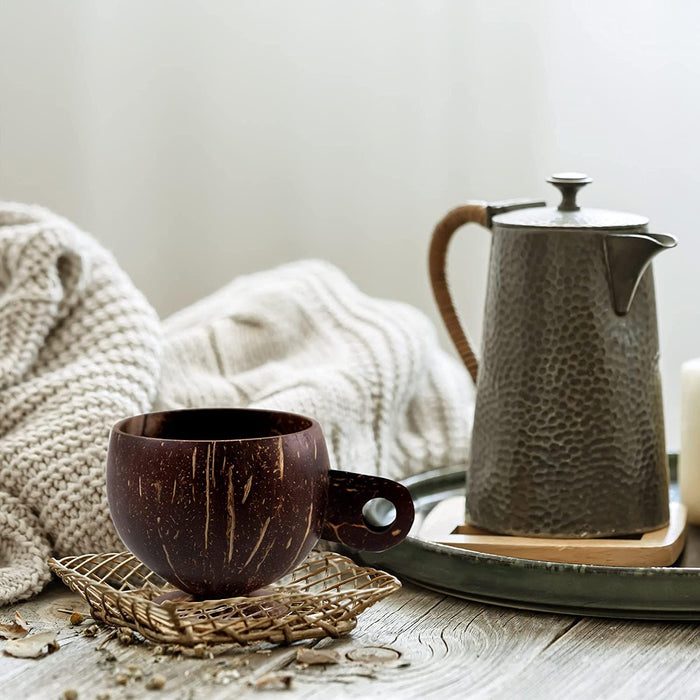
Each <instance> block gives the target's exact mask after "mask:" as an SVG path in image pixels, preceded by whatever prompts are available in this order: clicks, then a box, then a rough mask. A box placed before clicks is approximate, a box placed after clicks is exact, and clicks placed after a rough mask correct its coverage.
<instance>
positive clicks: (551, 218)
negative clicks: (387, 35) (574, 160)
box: [493, 173, 649, 229]
mask: <svg viewBox="0 0 700 700" xmlns="http://www.w3.org/2000/svg"><path fill="white" fill-rule="evenodd" d="M547 182H550V183H551V184H553V185H554V186H555V187H557V188H558V189H559V191H560V192H561V194H562V199H561V203H560V204H559V206H558V207H533V208H530V209H513V210H511V211H508V212H505V213H503V214H497V215H495V216H494V217H493V223H494V224H498V225H499V226H505V227H519V226H526V227H529V228H586V229H588V228H594V229H611V228H613V229H620V228H636V229H639V228H644V227H645V226H646V225H647V224H648V223H649V219H647V218H646V217H645V216H639V215H638V214H627V213H625V212H621V211H608V210H607V209H590V208H585V209H582V208H581V207H580V206H579V205H578V203H577V202H576V195H577V194H578V191H579V189H581V188H582V187H584V186H585V185H588V184H589V183H591V182H593V180H592V179H591V178H590V177H588V176H587V175H584V174H583V173H556V174H555V175H552V176H551V177H548V178H547Z"/></svg>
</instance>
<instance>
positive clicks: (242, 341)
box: [0, 205, 472, 604]
mask: <svg viewBox="0 0 700 700" xmlns="http://www.w3.org/2000/svg"><path fill="white" fill-rule="evenodd" d="M159 377H160V379H159ZM471 391H472V390H471V388H470V382H469V380H468V376H467V374H466V372H465V371H464V369H463V368H462V367H461V365H459V364H458V363H457V362H456V361H455V360H453V359H452V358H451V357H449V356H448V355H447V354H446V353H444V352H443V351H442V350H441V349H440V348H439V346H438V343H437V340H436V338H435V333H434V329H433V327H432V325H431V324H430V322H429V321H428V320H427V319H426V318H425V317H424V316H423V315H422V314H421V313H420V312H418V311H417V310H415V309H413V308H411V307H409V306H407V305H405V304H400V303H396V302H391V301H381V300H377V299H372V298H370V297H367V296H366V295H364V294H362V293H361V292H360V291H359V290H358V289H357V288H356V287H354V286H353V285H352V284H351V283H350V281H349V280H348V279H347V278H346V277H345V276H344V275H343V274H342V273H341V272H340V271H339V270H337V269H336V268H334V267H333V266H331V265H329V264H327V263H323V262H318V261H303V262H298V263H292V264H289V265H285V266H283V267H281V268H278V269H276V270H273V271H270V272H263V273H258V274H254V275H249V276H246V277H241V278H239V279H236V280H235V281H234V282H232V283H231V284H229V285H228V286H226V287H225V288H223V289H222V290H221V291H219V292H218V293H216V294H214V295H213V296H211V297H209V298H207V299H205V300H203V301H200V302H198V303H197V304H194V305H193V306H191V307H189V308H188V309H185V310H184V311H181V312H179V313H177V314H175V315H174V316H172V317H171V318H169V319H167V320H166V321H165V322H164V323H163V324H162V326H161V324H159V322H158V319H157V317H156V314H155V313H154V312H153V310H152V309H151V308H150V307H149V305H148V303H147V302H146V300H145V299H144V298H143V296H142V295H141V294H140V293H139V292H138V291H137V290H136V289H135V288H134V287H133V285H132V284H131V282H130V281H129V280H128V278H127V277H126V276H125V274H124V273H123V272H122V271H121V270H120V269H119V267H118V265H117V264H116V262H115V261H114V259H113V258H112V256H111V255H110V254H109V253H108V252H106V251H105V250H104V249H103V248H102V247H100V246H99V245H98V244H97V243H96V242H95V241H94V240H93V239H92V238H91V237H89V236H88V235H87V234H84V233H82V232H81V231H79V230H77V229H76V228H75V227H74V226H73V225H72V224H70V223H69V222H68V221H66V220H65V219H61V218H60V217H57V216H55V215H53V214H51V213H50V212H48V211H45V210H43V209H40V208H37V207H27V206H22V205H0V604H4V603H8V602H11V601H14V600H18V599H21V598H26V597H29V596H31V595H33V594H35V593H37V592H38V591H39V590H41V588H42V587H43V586H44V585H45V583H46V582H47V581H48V580H49V571H48V568H47V566H46V559H47V557H48V556H50V555H51V554H55V555H58V556H63V555H67V554H80V553H84V552H95V551H108V550H115V549H118V548H122V547H123V545H122V544H121V542H120V541H119V539H118V537H117V535H116V533H115V531H114V529H113V526H112V522H111V519H110V517H109V510H108V507H107V501H106V494H105V482H104V464H105V455H106V448H107V441H108V435H109V430H110V428H111V426H112V425H113V424H114V423H115V422H116V421H117V420H118V419H120V418H122V417H124V416H128V415H132V414H135V413H139V412H143V411H147V410H151V409H154V410H159V409H163V408H181V407H197V406H254V407H267V408H275V409H285V410H291V411H297V412H300V413H306V414H309V415H312V416H314V417H316V418H317V419H318V420H319V421H320V423H321V425H322V426H323V429H324V432H325V434H326V438H327V442H328V447H329V452H330V455H331V460H332V462H333V464H334V465H335V466H336V467H338V468H341V469H348V470H354V471H363V472H368V473H372V472H374V473H376V472H379V473H382V474H384V475H386V476H389V477H392V478H401V477H404V476H406V475H408V474H411V473H415V472H417V471H420V470H424V469H432V468H437V467H443V466H447V465H449V464H455V463H460V462H463V461H464V460H465V459H466V456H467V451H468V436H469V429H470V426H471V410H472V393H471Z"/></svg>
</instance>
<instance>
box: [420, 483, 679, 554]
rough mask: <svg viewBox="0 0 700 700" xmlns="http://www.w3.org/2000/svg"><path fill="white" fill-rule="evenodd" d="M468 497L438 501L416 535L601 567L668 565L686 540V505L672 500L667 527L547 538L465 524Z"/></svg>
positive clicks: (480, 549) (462, 545)
mask: <svg viewBox="0 0 700 700" xmlns="http://www.w3.org/2000/svg"><path fill="white" fill-rule="evenodd" d="M464 510H465V504H464V496H454V497H453V498H447V499H445V500H444V501H442V502H441V503H439V504H438V505H437V506H435V508H433V510H432V511H431V512H430V513H429V514H428V515H427V516H426V518H425V521H424V522H423V524H422V526H421V528H420V531H419V534H418V536H419V537H420V538H421V539H423V540H429V541H432V542H437V543H439V544H446V545H450V546H451V547H459V548H461V549H470V550H473V551H475V552H484V553H486V554H500V555H502V556H506V557H519V558H521V559H535V560H538V561H553V562H562V563H568V564H596V565H602V566H669V565H670V564H673V562H675V561H676V559H678V557H679V556H680V554H681V551H682V550H683V545H684V544H685V526H686V509H685V507H684V506H683V505H681V504H680V503H677V502H671V504H670V521H669V524H668V526H667V527H664V528H661V529H660V530H654V531H652V532H647V533H645V534H643V535H638V536H637V535H634V536H631V537H627V538H624V539H615V538H601V539H547V538H541V537H515V536H511V535H496V534H493V533H490V532H487V531H486V530H481V529H479V528H477V527H474V526H473V525H469V524H464V523H463V521H464Z"/></svg>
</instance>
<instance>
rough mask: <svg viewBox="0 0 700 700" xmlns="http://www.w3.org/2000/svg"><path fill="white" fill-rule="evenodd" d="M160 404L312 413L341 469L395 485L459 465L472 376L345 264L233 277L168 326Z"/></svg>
mask: <svg viewBox="0 0 700 700" xmlns="http://www.w3.org/2000/svg"><path fill="white" fill-rule="evenodd" d="M164 332H165V336H166V345H165V350H164V358H163V360H164V361H163V367H162V377H161V386H160V390H159V395H158V398H157V400H156V406H157V408H185V407H196V406H251V407H255V408H271V409H282V410H289V411H296V412H298V413H305V414H308V415H310V416H314V417H315V418H317V419H318V421H319V422H320V423H321V426H322V427H323V430H324V433H325V435H326V441H327V443H328V447H329V452H330V455H331V461H332V462H333V463H334V465H335V466H336V467H337V468H339V469H346V470H349V471H359V472H364V473H380V474H382V475H384V476H388V477H390V478H394V479H399V478H403V477H405V476H407V475H409V474H414V473H416V472H419V471H422V470H427V469H435V468H438V467H445V466H448V465H451V464H460V463H463V462H464V461H465V460H466V458H467V451H468V440H469V431H470V427H471V416H472V407H473V389H472V387H471V381H470V380H469V377H468V375H467V373H466V371H465V370H464V368H463V367H462V366H461V364H458V362H457V361H456V360H454V359H453V358H452V357H451V356H448V355H447V353H445V352H444V351H443V350H441V349H440V347H439V346H438V342H437V338H436V334H435V329H434V327H433V326H432V324H431V323H430V321H429V320H428V319H427V318H426V317H425V316H424V315H423V314H422V313H421V312H419V311H418V310H416V309H414V308H413V307H411V306H408V305H406V304H402V303H398V302H393V301H383V300H379V299H373V298H370V297H368V296H366V295H365V294H363V293H362V292H360V291H359V290H358V289H357V287H355V286H354V285H353V284H352V283H351V282H350V281H349V280H348V278H347V277H346V276H345V275H344V274H343V273H342V272H341V271H340V270H338V269H337V268H335V267H333V266H332V265H330V264H328V263H324V262H320V261H313V260H311V261H302V262H297V263H290V264H288V265H284V266H282V267H279V268H277V269H275V270H271V271H267V272H261V273H257V274H253V275H249V276H245V277H241V278H238V279H236V280H235V281H234V282H232V283H231V284H229V285H228V286H226V287H224V288H223V289H221V290H220V291H219V292H217V293H215V294H214V295H213V296H211V297H209V298H207V299H204V300H203V301H200V302H199V303H197V304H194V305H193V306H191V307H189V308H187V309H185V310H184V311H181V312H179V313H177V314H175V315H174V316H172V317H170V318H169V319H168V320H167V321H166V322H165V323H164Z"/></svg>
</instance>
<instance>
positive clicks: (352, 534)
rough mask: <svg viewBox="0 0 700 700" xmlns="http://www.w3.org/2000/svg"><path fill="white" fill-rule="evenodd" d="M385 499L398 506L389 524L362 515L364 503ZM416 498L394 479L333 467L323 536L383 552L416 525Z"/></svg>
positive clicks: (358, 547)
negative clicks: (375, 499)
mask: <svg viewBox="0 0 700 700" xmlns="http://www.w3.org/2000/svg"><path fill="white" fill-rule="evenodd" d="M374 498H384V499H386V500H387V501H390V502H391V503H392V504H393V505H394V508H396V517H395V518H394V521H393V522H392V523H390V524H389V525H386V526H383V527H378V526H376V525H373V524H372V523H370V522H368V521H367V519H366V518H365V516H364V515H363V512H362V510H363V508H364V506H365V504H367V503H368V502H369V501H371V500H372V499H374ZM413 517H414V509H413V499H412V498H411V494H410V492H409V490H408V489H407V488H406V487H405V486H403V485H402V484H399V483H398V482H396V481H392V480H391V479H384V478H382V477H380V476H369V475H367V474H356V473H354V472H343V471H338V470H336V469H331V470H330V479H329V483H328V505H327V507H326V517H325V520H324V523H323V530H322V532H321V537H322V538H323V539H324V540H332V541H334V542H339V543H340V544H343V545H346V546H347V547H352V548H353V549H362V550H365V551H368V552H380V551H382V550H384V549H389V547H393V546H394V545H396V544H398V543H399V542H401V541H402V540H403V539H404V537H406V535H407V534H408V531H409V530H410V529H411V525H413Z"/></svg>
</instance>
